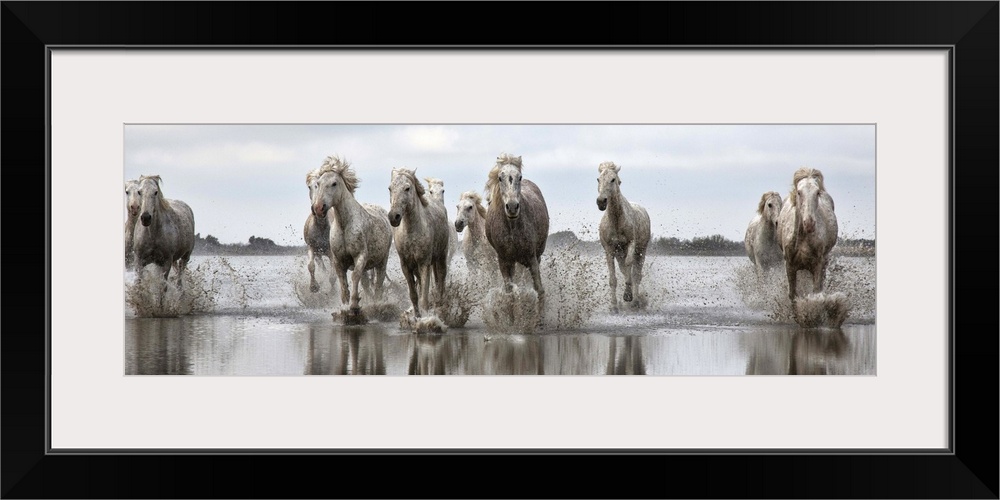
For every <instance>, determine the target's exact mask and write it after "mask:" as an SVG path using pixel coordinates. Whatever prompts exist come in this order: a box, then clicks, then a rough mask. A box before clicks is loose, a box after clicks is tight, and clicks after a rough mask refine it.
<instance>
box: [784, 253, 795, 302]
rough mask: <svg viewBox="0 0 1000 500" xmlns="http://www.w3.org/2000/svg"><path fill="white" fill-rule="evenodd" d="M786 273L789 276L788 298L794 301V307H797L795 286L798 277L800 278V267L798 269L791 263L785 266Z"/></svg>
mask: <svg viewBox="0 0 1000 500" xmlns="http://www.w3.org/2000/svg"><path fill="white" fill-rule="evenodd" d="M785 275H786V276H788V300H790V301H791V302H792V309H793V310H794V308H795V288H796V283H795V281H796V279H797V278H798V269H796V268H795V267H794V266H792V265H791V264H788V265H786V266H785Z"/></svg>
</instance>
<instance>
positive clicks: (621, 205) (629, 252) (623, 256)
mask: <svg viewBox="0 0 1000 500" xmlns="http://www.w3.org/2000/svg"><path fill="white" fill-rule="evenodd" d="M619 171H621V167H620V166H618V165H615V164H614V163H613V162H609V161H606V162H604V163H601V164H600V165H598V166H597V172H598V177H597V193H598V194H597V208H598V209H599V210H601V211H603V212H604V216H603V217H601V225H600V235H601V246H603V247H604V258H605V260H607V263H608V285H609V286H610V287H611V310H612V311H617V310H618V297H617V295H616V293H617V292H616V288H617V287H618V276H617V275H616V274H615V260H616V259H617V260H618V269H619V270H621V272H622V274H624V275H625V292H624V293H623V294H622V300H624V301H625V302H631V301H632V299H633V297H638V296H639V285H640V284H641V283H642V266H643V262H645V260H646V247H648V246H649V238H650V229H649V226H650V223H649V214H648V213H647V212H646V209H645V208H643V207H642V206H640V205H639V204H637V203H632V202H629V201H628V200H626V199H625V196H624V195H622V192H621V187H620V186H621V178H620V177H619V176H618V172H619Z"/></svg>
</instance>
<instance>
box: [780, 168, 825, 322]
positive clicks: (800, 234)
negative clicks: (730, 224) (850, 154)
mask: <svg viewBox="0 0 1000 500" xmlns="http://www.w3.org/2000/svg"><path fill="white" fill-rule="evenodd" d="M778 242H779V244H780V245H781V251H782V253H783V254H784V257H785V272H786V274H787V275H788V298H789V299H790V300H791V301H792V303H793V304H794V303H795V289H796V286H795V285H796V283H795V282H796V274H797V273H798V271H799V270H800V269H805V270H807V271H809V272H811V273H812V277H813V293H818V292H821V291H822V290H823V281H824V280H825V279H826V267H827V265H828V264H829V262H830V251H831V250H832V249H833V246H834V245H836V244H837V216H836V215H835V214H834V207H833V198H831V197H830V195H829V194H828V193H827V192H826V188H825V187H824V186H823V173H822V172H820V171H819V170H816V169H814V168H805V167H803V168H800V169H798V170H796V171H795V174H794V175H793V176H792V191H791V192H790V193H789V195H788V198H786V199H785V203H784V205H783V206H782V207H781V213H780V214H779V215H778Z"/></svg>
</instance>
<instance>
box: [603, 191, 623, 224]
mask: <svg viewBox="0 0 1000 500" xmlns="http://www.w3.org/2000/svg"><path fill="white" fill-rule="evenodd" d="M628 206H629V205H628V200H626V199H625V195H623V194H622V192H621V191H615V194H614V195H613V196H609V197H608V208H607V209H605V212H607V214H608V219H609V220H610V221H611V223H612V226H613V227H618V222H619V221H620V220H622V219H624V218H625V211H626V209H627V208H626V207H628Z"/></svg>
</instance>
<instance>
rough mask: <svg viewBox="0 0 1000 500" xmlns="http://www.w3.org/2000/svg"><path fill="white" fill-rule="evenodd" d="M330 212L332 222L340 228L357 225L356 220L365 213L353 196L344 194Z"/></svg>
mask: <svg viewBox="0 0 1000 500" xmlns="http://www.w3.org/2000/svg"><path fill="white" fill-rule="evenodd" d="M331 211H333V222H335V223H336V224H337V225H339V226H340V227H341V228H346V227H350V226H351V225H353V224H357V223H358V221H359V219H358V218H359V217H360V216H361V214H362V213H363V212H364V211H365V207H363V206H361V203H360V202H359V201H358V200H357V198H355V197H354V196H353V195H348V194H346V193H345V194H344V195H342V196H341V197H340V201H339V202H337V204H336V205H333V206H332V207H331ZM326 223H329V221H326Z"/></svg>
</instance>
